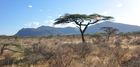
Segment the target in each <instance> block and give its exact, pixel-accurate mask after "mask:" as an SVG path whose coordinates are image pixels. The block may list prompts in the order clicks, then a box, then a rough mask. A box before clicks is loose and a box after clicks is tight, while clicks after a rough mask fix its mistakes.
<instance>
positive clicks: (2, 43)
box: [0, 42, 10, 46]
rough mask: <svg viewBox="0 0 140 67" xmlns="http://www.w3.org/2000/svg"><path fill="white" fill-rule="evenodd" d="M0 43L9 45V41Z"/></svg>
mask: <svg viewBox="0 0 140 67" xmlns="http://www.w3.org/2000/svg"><path fill="white" fill-rule="evenodd" d="M0 44H1V45H7V46H8V45H10V43H9V42H1V43H0Z"/></svg>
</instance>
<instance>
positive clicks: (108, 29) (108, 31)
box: [101, 27, 119, 40]
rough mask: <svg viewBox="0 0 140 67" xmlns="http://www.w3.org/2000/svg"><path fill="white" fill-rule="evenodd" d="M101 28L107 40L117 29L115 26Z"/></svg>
mask: <svg viewBox="0 0 140 67" xmlns="http://www.w3.org/2000/svg"><path fill="white" fill-rule="evenodd" d="M101 30H104V31H105V32H106V34H107V40H109V38H110V36H111V35H112V34H115V33H116V32H117V31H119V30H118V29H117V28H113V27H101Z"/></svg>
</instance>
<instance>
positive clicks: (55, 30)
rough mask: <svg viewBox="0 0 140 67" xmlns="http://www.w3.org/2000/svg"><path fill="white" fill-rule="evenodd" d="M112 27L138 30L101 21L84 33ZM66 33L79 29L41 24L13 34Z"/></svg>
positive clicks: (124, 30) (133, 27)
mask: <svg viewBox="0 0 140 67" xmlns="http://www.w3.org/2000/svg"><path fill="white" fill-rule="evenodd" d="M108 26H109V27H114V28H117V29H119V32H133V31H139V30H140V26H134V25H128V24H121V23H114V22H103V23H98V24H95V25H91V26H89V27H88V29H87V30H86V33H88V34H91V33H99V32H103V31H102V30H100V28H101V27H108ZM67 34H79V30H78V29H77V28H73V27H66V28H55V27H50V26H41V27H38V28H36V29H35V28H23V29H21V30H19V31H18V32H17V33H16V34H15V35H16V36H46V35H67Z"/></svg>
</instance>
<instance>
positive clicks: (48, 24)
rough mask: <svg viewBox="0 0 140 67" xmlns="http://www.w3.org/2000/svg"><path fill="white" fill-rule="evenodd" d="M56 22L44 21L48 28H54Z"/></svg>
mask: <svg viewBox="0 0 140 67" xmlns="http://www.w3.org/2000/svg"><path fill="white" fill-rule="evenodd" d="M54 22H55V21H54V20H46V21H44V23H45V25H47V26H53V25H54V24H53V23H54Z"/></svg>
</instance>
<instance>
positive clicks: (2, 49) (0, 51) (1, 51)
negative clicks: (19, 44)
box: [0, 45, 6, 56]
mask: <svg viewBox="0 0 140 67" xmlns="http://www.w3.org/2000/svg"><path fill="white" fill-rule="evenodd" d="M5 46H6V45H3V46H2V47H1V50H0V56H1V55H2V54H3V51H4V48H5Z"/></svg>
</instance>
